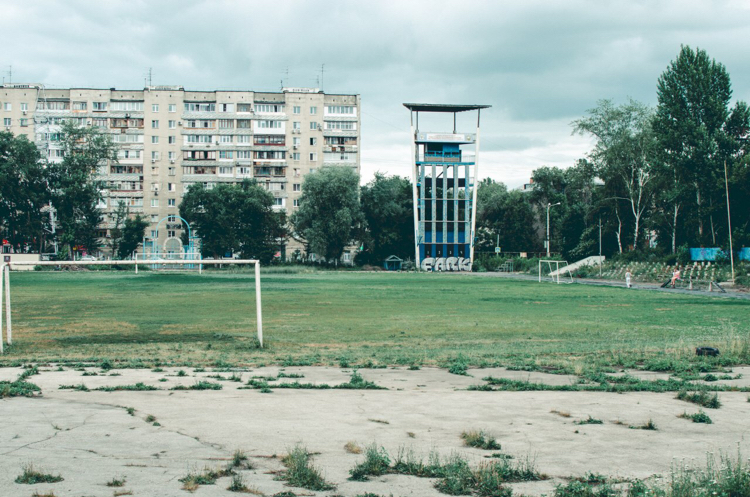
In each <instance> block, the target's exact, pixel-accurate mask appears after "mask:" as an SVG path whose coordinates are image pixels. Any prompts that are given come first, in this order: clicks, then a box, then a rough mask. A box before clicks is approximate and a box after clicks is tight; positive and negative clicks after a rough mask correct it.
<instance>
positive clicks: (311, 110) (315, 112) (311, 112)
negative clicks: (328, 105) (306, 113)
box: [310, 106, 318, 116]
mask: <svg viewBox="0 0 750 497" xmlns="http://www.w3.org/2000/svg"><path fill="white" fill-rule="evenodd" d="M317 113H318V108H317V107H315V106H311V107H310V115H313V116H314V115H315V114H317Z"/></svg>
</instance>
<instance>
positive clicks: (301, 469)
mask: <svg viewBox="0 0 750 497" xmlns="http://www.w3.org/2000/svg"><path fill="white" fill-rule="evenodd" d="M281 462H282V463H283V464H284V466H286V471H284V472H283V473H281V474H280V475H279V476H280V479H282V480H286V481H287V483H289V485H292V486H295V487H302V488H306V489H308V490H315V491H323V490H331V489H333V488H334V487H333V485H331V484H330V483H328V482H327V481H325V479H324V478H323V476H322V475H321V474H320V471H319V470H318V469H317V468H316V467H315V466H313V464H312V458H311V456H310V453H309V452H308V451H307V449H306V448H305V447H303V446H301V445H297V446H295V447H294V448H292V449H291V450H290V451H289V454H287V455H286V456H284V457H283V458H282V459H281Z"/></svg>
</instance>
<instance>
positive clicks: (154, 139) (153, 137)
mask: <svg viewBox="0 0 750 497" xmlns="http://www.w3.org/2000/svg"><path fill="white" fill-rule="evenodd" d="M151 143H159V137H158V136H152V137H151Z"/></svg>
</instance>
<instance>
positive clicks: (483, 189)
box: [477, 178, 534, 252]
mask: <svg viewBox="0 0 750 497" xmlns="http://www.w3.org/2000/svg"><path fill="white" fill-rule="evenodd" d="M477 232H478V233H479V240H478V242H477V245H478V247H479V248H480V249H481V250H492V248H493V247H494V246H495V244H496V243H497V241H498V237H499V242H500V246H501V247H502V248H503V250H504V251H506V252H527V251H529V250H531V248H532V247H533V245H534V211H533V209H532V207H531V203H530V202H529V195H528V194H527V193H524V192H521V191H510V192H509V191H508V189H507V188H506V186H505V185H504V184H502V183H496V182H495V181H493V180H491V179H489V178H486V179H484V180H482V181H481V182H480V183H479V190H478V191H477Z"/></svg>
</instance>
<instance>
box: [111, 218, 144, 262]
mask: <svg viewBox="0 0 750 497" xmlns="http://www.w3.org/2000/svg"><path fill="white" fill-rule="evenodd" d="M148 224H149V223H148V221H146V220H145V219H143V218H142V217H141V215H140V214H136V216H135V217H128V218H126V219H125V222H124V223H123V226H122V229H121V230H120V232H121V237H120V241H119V243H118V245H117V257H118V258H120V259H125V258H127V257H128V256H129V255H130V254H132V253H133V252H135V249H137V248H138V245H140V244H141V242H142V241H143V235H144V234H145V233H146V228H148Z"/></svg>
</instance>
